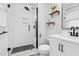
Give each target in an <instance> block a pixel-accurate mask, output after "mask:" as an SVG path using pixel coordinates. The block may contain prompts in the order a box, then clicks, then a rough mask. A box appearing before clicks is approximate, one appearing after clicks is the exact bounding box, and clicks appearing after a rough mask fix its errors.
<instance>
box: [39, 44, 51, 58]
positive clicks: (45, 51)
mask: <svg viewBox="0 0 79 59" xmlns="http://www.w3.org/2000/svg"><path fill="white" fill-rule="evenodd" d="M49 49H50V46H49V45H47V44H42V45H40V46H39V48H38V52H39V54H40V56H49Z"/></svg>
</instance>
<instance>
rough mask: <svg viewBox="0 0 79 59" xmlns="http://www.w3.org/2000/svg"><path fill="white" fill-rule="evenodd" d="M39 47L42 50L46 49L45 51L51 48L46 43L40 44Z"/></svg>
mask: <svg viewBox="0 0 79 59" xmlns="http://www.w3.org/2000/svg"><path fill="white" fill-rule="evenodd" d="M39 49H40V50H44V51H45V50H49V45H46V44H43V45H40V46H39Z"/></svg>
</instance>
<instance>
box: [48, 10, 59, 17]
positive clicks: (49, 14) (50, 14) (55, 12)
mask: <svg viewBox="0 0 79 59" xmlns="http://www.w3.org/2000/svg"><path fill="white" fill-rule="evenodd" d="M55 13H58V15H59V11H55V12H52V13H50V14H49V15H51V16H53V15H54V14H55Z"/></svg>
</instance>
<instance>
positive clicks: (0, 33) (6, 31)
mask: <svg viewBox="0 0 79 59" xmlns="http://www.w3.org/2000/svg"><path fill="white" fill-rule="evenodd" d="M5 33H8V32H7V31H3V32H2V33H0V35H2V34H5Z"/></svg>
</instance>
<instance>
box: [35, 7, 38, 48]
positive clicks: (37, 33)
mask: <svg viewBox="0 0 79 59" xmlns="http://www.w3.org/2000/svg"><path fill="white" fill-rule="evenodd" d="M35 24H36V48H37V49H38V8H36V23H35Z"/></svg>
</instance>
